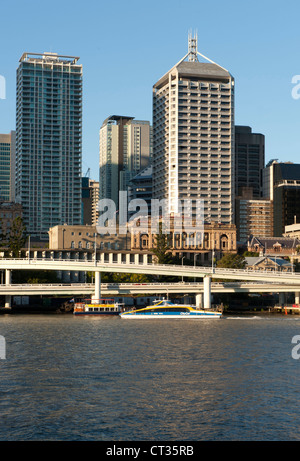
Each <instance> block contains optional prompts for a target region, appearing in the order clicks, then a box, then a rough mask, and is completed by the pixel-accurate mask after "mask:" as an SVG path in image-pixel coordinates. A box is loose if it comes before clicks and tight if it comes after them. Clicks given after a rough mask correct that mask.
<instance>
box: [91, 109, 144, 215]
mask: <svg viewBox="0 0 300 461" xmlns="http://www.w3.org/2000/svg"><path fill="white" fill-rule="evenodd" d="M99 142H100V162H99V166H100V171H99V199H100V200H101V199H111V200H113V201H114V203H115V204H116V210H119V191H128V187H129V182H130V180H131V179H132V178H133V177H134V176H136V175H137V174H138V173H139V171H141V170H143V169H144V168H146V167H147V166H148V165H149V162H150V160H151V156H152V127H151V126H150V122H148V121H144V120H134V117H127V116H121V115H113V116H110V117H108V118H107V119H106V120H104V122H103V124H102V126H101V128H100V141H99Z"/></svg>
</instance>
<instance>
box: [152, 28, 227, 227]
mask: <svg viewBox="0 0 300 461" xmlns="http://www.w3.org/2000/svg"><path fill="white" fill-rule="evenodd" d="M198 55H200V56H202V57H203V58H205V59H206V60H208V61H209V62H208V63H207V62H204V63H203V62H199V60H198ZM186 59H188V60H187V61H186ZM233 193H234V78H233V77H232V76H231V75H230V73H229V72H228V71H227V70H226V69H224V68H223V67H221V66H220V65H218V64H216V63H214V62H213V61H211V60H210V59H208V58H206V57H205V56H203V55H202V54H200V53H199V52H198V51H197V37H196V38H192V37H191V36H189V51H188V54H187V55H186V56H184V57H183V58H182V59H181V60H180V61H179V62H178V63H177V64H176V65H175V66H174V67H173V68H172V69H171V70H170V71H169V72H167V73H166V74H165V75H164V76H163V77H162V78H161V79H160V80H158V82H157V83H155V85H154V86H153V195H154V198H157V199H160V200H161V199H166V200H167V201H168V208H169V211H170V212H175V213H177V212H179V210H178V201H181V202H182V200H185V199H190V200H193V199H203V200H204V205H205V208H204V219H205V221H207V222H212V221H216V222H222V223H227V224H229V223H232V222H233V215H234V200H233ZM194 212H195V209H194V210H193V214H194Z"/></svg>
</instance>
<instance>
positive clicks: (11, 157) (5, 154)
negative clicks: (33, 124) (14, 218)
mask: <svg viewBox="0 0 300 461" xmlns="http://www.w3.org/2000/svg"><path fill="white" fill-rule="evenodd" d="M15 141H16V133H15V131H11V132H10V133H9V134H0V201H1V202H2V201H5V202H8V201H14V200H15V161H16V159H15Z"/></svg>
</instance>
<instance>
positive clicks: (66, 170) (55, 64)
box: [16, 53, 82, 240]
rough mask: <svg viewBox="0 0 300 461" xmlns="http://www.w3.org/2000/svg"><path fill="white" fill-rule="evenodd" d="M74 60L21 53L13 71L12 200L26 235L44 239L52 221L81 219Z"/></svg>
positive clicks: (78, 77)
mask: <svg viewBox="0 0 300 461" xmlns="http://www.w3.org/2000/svg"><path fill="white" fill-rule="evenodd" d="M78 59H79V58H77V57H72V56H59V55H58V54H56V53H44V54H37V53H24V54H23V55H22V57H21V59H20V63H19V67H18V69H17V107H16V112H17V115H16V200H17V201H18V202H20V203H21V204H22V206H23V218H24V223H25V225H26V227H27V231H28V233H29V234H30V235H32V236H34V237H39V238H41V239H45V240H46V239H47V238H48V230H49V228H50V227H52V226H54V225H57V224H64V223H68V224H70V225H74V224H80V223H81V151H82V145H81V144H82V66H81V65H80V64H78Z"/></svg>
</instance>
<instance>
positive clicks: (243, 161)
mask: <svg viewBox="0 0 300 461" xmlns="http://www.w3.org/2000/svg"><path fill="white" fill-rule="evenodd" d="M264 166H265V137H264V135H263V134H259V133H252V128H251V127H249V126H236V127H235V195H236V196H238V195H241V193H242V192H241V191H242V188H244V187H252V190H253V198H261V197H262V171H263V168H264Z"/></svg>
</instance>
